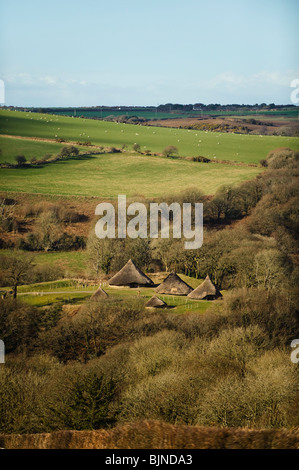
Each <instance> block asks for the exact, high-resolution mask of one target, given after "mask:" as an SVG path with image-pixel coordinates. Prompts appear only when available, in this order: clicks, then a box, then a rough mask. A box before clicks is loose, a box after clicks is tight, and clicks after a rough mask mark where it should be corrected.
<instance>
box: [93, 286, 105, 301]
mask: <svg viewBox="0 0 299 470" xmlns="http://www.w3.org/2000/svg"><path fill="white" fill-rule="evenodd" d="M108 297H109V295H108V294H107V292H105V291H104V289H102V288H101V286H100V287H99V288H98V289H97V290H96V291H95V293H94V294H92V296H91V299H92V300H94V299H107V298H108Z"/></svg>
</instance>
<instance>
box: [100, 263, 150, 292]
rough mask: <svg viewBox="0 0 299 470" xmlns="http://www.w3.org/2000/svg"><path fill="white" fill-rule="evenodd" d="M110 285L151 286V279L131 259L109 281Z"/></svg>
mask: <svg viewBox="0 0 299 470" xmlns="http://www.w3.org/2000/svg"><path fill="white" fill-rule="evenodd" d="M108 284H109V285H110V286H128V287H146V286H153V285H154V283H153V281H152V280H151V279H150V278H149V277H148V276H146V274H144V273H143V272H142V271H141V270H140V269H139V268H137V266H136V265H135V264H134V263H133V261H132V260H131V259H129V261H128V262H127V264H125V266H124V267H123V268H122V269H121V270H120V271H118V273H116V274H115V275H114V276H113V277H112V278H111V279H110V280H109V281H108Z"/></svg>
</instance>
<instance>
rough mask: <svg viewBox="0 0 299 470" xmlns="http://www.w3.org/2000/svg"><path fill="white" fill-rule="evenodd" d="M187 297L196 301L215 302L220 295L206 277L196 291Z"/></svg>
mask: <svg viewBox="0 0 299 470" xmlns="http://www.w3.org/2000/svg"><path fill="white" fill-rule="evenodd" d="M187 297H189V298H190V299H198V300H203V299H205V300H215V299H217V298H218V297H222V294H221V292H220V291H219V290H218V289H217V287H216V286H215V285H214V284H213V283H212V281H211V279H210V277H209V276H207V277H206V278H205V280H204V281H203V282H202V283H201V284H200V285H199V286H198V287H196V289H194V290H193V291H192V292H191V293H190V294H188V296H187Z"/></svg>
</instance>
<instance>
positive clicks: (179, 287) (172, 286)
mask: <svg viewBox="0 0 299 470" xmlns="http://www.w3.org/2000/svg"><path fill="white" fill-rule="evenodd" d="M156 292H157V293H158V294H171V295H188V294H189V293H190V292H192V287H190V286H188V284H186V282H184V281H183V280H182V279H181V278H180V277H179V276H178V275H177V274H176V273H175V272H172V273H170V274H169V275H168V276H167V278H166V279H164V281H163V282H162V283H161V284H160V285H159V286H158V287H157V288H156Z"/></svg>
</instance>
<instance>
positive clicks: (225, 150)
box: [0, 110, 299, 163]
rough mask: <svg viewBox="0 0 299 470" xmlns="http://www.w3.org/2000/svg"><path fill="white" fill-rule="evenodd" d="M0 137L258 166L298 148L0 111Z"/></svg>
mask: <svg viewBox="0 0 299 470" xmlns="http://www.w3.org/2000/svg"><path fill="white" fill-rule="evenodd" d="M0 134H8V135H16V136H25V137H37V138H48V139H52V140H55V139H56V138H63V139H65V140H69V141H73V142H86V141H90V142H91V143H92V144H94V145H102V146H116V147H122V146H123V145H124V144H126V145H127V146H128V147H129V148H131V147H132V145H133V144H134V143H137V144H139V145H140V147H141V150H142V151H143V150H151V151H152V152H155V153H159V152H162V151H163V149H164V148H165V147H166V146H168V145H174V146H176V147H177V148H178V151H179V154H180V155H182V156H196V155H204V156H206V157H209V158H211V159H214V160H216V161H217V160H230V161H236V162H243V163H258V162H259V161H260V160H261V159H262V158H265V157H266V156H267V154H268V152H269V151H270V150H272V149H273V148H277V147H291V148H293V149H298V148H299V143H298V142H299V139H298V138H294V137H280V136H259V135H257V136H256V135H243V134H230V133H217V132H205V131H196V130H190V129H176V128H164V127H153V126H141V125H132V124H118V123H115V122H106V121H95V120H90V119H84V118H72V117H65V116H57V115H50V114H38V113H30V112H19V111H11V110H1V112H0Z"/></svg>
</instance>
